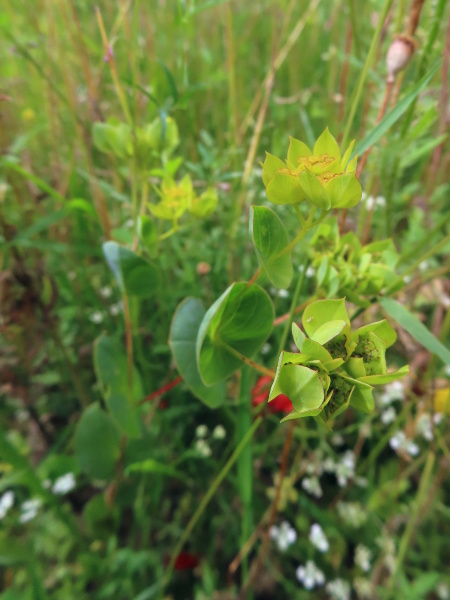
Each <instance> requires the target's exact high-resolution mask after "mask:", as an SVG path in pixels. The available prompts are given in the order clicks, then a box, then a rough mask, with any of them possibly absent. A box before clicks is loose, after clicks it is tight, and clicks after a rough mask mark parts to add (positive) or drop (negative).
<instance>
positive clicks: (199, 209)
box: [188, 188, 218, 219]
mask: <svg viewBox="0 0 450 600" xmlns="http://www.w3.org/2000/svg"><path fill="white" fill-rule="evenodd" d="M217 202H218V197H217V192H216V190H215V189H214V188H208V189H207V190H205V191H204V192H203V194H201V195H200V196H199V197H198V198H196V197H195V196H193V197H192V199H191V205H190V206H189V207H188V210H189V212H190V213H191V214H192V215H194V217H198V218H200V219H206V218H207V217H209V216H210V215H212V214H213V212H214V211H215V210H216V208H217Z"/></svg>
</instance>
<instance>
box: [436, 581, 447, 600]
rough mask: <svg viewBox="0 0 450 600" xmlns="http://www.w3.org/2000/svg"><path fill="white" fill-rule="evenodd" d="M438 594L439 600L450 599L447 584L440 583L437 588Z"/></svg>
mask: <svg viewBox="0 0 450 600" xmlns="http://www.w3.org/2000/svg"><path fill="white" fill-rule="evenodd" d="M436 594H437V597H438V598H439V600H449V598H450V590H449V588H448V585H447V584H446V583H440V584H439V585H438V586H437V587H436Z"/></svg>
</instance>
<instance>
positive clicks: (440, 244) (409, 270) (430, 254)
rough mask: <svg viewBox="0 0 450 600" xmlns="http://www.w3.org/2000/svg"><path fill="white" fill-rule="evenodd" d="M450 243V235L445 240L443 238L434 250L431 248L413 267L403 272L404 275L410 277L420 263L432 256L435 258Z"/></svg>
mask: <svg viewBox="0 0 450 600" xmlns="http://www.w3.org/2000/svg"><path fill="white" fill-rule="evenodd" d="M449 241H450V234H449V235H446V236H445V238H443V239H442V240H441V241H440V242H438V243H437V244H435V245H434V246H433V247H432V248H430V249H429V250H428V251H427V252H425V254H423V255H422V256H421V257H420V258H418V259H417V260H416V261H415V262H413V264H412V265H411V266H409V267H408V268H407V269H406V271H403V273H402V274H403V275H409V274H410V273H413V272H414V271H415V270H416V269H417V267H418V266H419V265H420V263H422V262H423V261H424V260H427V259H428V258H430V257H431V256H434V255H435V254H436V253H437V252H439V250H440V249H441V248H444V247H445V246H446V245H447V244H448V243H449Z"/></svg>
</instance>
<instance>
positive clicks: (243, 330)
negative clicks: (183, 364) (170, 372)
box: [196, 283, 274, 385]
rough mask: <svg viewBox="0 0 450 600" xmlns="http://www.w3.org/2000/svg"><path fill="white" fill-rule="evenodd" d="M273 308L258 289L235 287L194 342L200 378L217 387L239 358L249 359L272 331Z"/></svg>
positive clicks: (209, 315) (203, 324)
mask: <svg viewBox="0 0 450 600" xmlns="http://www.w3.org/2000/svg"><path fill="white" fill-rule="evenodd" d="M273 316H274V314H273V305H272V302H271V300H270V298H269V296H268V295H267V293H266V292H265V291H264V290H263V289H262V288H260V287H259V286H257V285H251V286H249V285H248V284H247V283H234V284H233V285H231V286H230V287H229V288H228V289H227V290H226V291H225V292H224V293H223V294H222V296H220V298H219V299H218V300H216V302H215V303H214V304H213V305H212V306H211V308H210V309H209V310H208V311H207V312H206V314H205V316H204V317H203V320H202V322H201V324H200V327H199V329H198V336H197V342H196V354H197V364H198V369H199V373H200V377H201V378H202V380H203V382H204V383H205V384H206V385H212V384H214V383H218V382H219V381H221V380H222V379H225V378H226V377H229V376H230V375H231V374H232V373H233V372H234V371H236V370H237V369H238V368H239V367H241V366H242V360H241V357H240V356H239V355H243V356H244V357H246V358H251V357H252V356H253V355H254V354H255V353H256V352H257V351H258V350H259V349H260V348H261V346H262V345H263V343H264V342H265V341H266V339H267V338H268V336H269V334H270V332H271V331H272V327H273Z"/></svg>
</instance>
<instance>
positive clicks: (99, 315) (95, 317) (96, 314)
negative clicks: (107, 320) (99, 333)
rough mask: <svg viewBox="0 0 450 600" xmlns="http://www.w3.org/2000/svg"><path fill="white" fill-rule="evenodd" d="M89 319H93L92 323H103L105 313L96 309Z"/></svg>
mask: <svg viewBox="0 0 450 600" xmlns="http://www.w3.org/2000/svg"><path fill="white" fill-rule="evenodd" d="M89 320H90V321H92V323H96V324H98V323H101V322H102V321H103V315H102V313H101V312H100V311H98V310H96V311H95V312H93V313H92V315H91V316H90V317H89Z"/></svg>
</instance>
